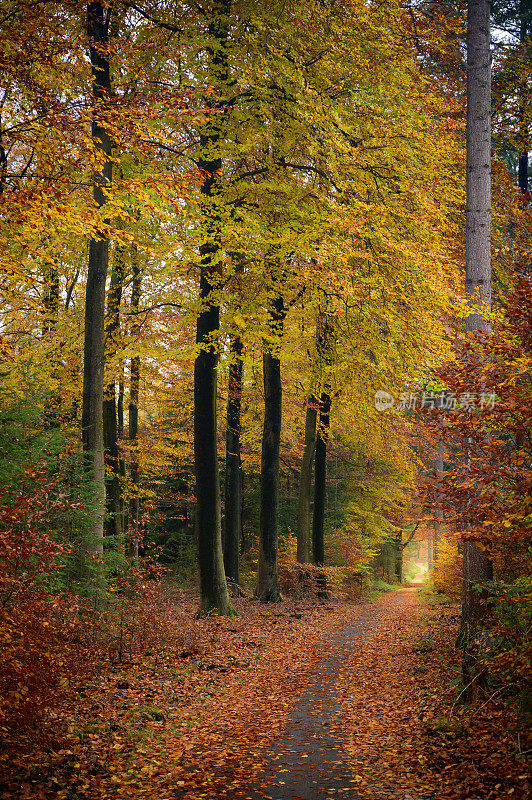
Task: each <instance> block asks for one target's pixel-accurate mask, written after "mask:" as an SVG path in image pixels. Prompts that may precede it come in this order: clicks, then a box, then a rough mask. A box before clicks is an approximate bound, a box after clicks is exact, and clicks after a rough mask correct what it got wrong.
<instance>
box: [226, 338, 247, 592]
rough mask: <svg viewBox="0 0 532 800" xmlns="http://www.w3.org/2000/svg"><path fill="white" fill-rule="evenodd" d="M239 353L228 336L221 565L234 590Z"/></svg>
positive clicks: (236, 572) (238, 502) (236, 580)
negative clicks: (222, 557) (223, 524)
mask: <svg viewBox="0 0 532 800" xmlns="http://www.w3.org/2000/svg"><path fill="white" fill-rule="evenodd" d="M242 351H243V344H242V340H241V339H240V337H239V336H232V337H231V363H230V365H229V392H228V397H227V430H226V437H225V443H226V450H225V453H226V456H225V530H224V534H225V535H224V566H225V575H226V577H227V579H228V581H229V582H230V583H231V584H233V587H234V589H235V590H236V591H238V585H239V583H240V578H239V570H238V566H239V551H240V534H241V528H242V481H241V466H240V435H241V406H242V372H243V362H242Z"/></svg>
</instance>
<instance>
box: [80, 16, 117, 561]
mask: <svg viewBox="0 0 532 800" xmlns="http://www.w3.org/2000/svg"><path fill="white" fill-rule="evenodd" d="M87 36H88V40H89V53H90V59H91V65H92V80H93V83H92V99H93V120H92V140H93V143H94V147H95V149H96V150H98V151H100V153H101V154H102V156H103V166H102V169H101V171H100V172H97V173H95V174H94V176H93V198H94V204H95V206H96V208H101V207H102V206H103V205H104V204H105V200H106V198H105V194H104V189H105V188H106V187H108V186H109V185H110V183H111V180H112V161H111V153H112V141H111V138H110V136H109V134H108V133H107V130H106V127H105V124H102V122H101V114H102V110H103V109H105V106H106V104H107V103H108V102H109V97H110V91H111V82H110V72H109V55H108V45H109V36H108V18H107V8H106V6H105V4H104V3H102V2H101V0H93V1H92V2H89V4H88V6H87ZM108 262H109V240H108V238H107V235H106V234H105V232H104V231H99V232H98V233H97V235H95V236H94V237H93V238H92V239H91V240H90V243H89V262H88V274H87V288H86V294H85V339H84V349H83V410H82V418H81V426H82V442H83V454H84V461H85V469H86V472H87V479H88V482H89V484H90V488H91V497H92V500H93V502H94V510H93V514H92V521H91V524H90V526H89V530H88V531H87V534H88V540H87V541H86V542H85V547H86V549H87V551H88V552H90V553H94V554H101V553H103V534H104V515H105V464H104V448H103V382H104V360H105V282H106V278H107V268H108Z"/></svg>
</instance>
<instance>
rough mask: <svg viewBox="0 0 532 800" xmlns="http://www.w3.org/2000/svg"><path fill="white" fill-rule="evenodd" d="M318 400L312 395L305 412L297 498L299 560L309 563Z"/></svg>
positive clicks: (301, 562) (302, 562)
mask: <svg viewBox="0 0 532 800" xmlns="http://www.w3.org/2000/svg"><path fill="white" fill-rule="evenodd" d="M317 417H318V401H317V399H316V398H315V397H314V395H311V396H310V397H309V399H308V402H307V410H306V413H305V446H304V448H303V458H302V459H301V472H300V476H299V494H298V500H297V560H298V562H299V563H300V564H307V563H308V560H309V525H310V491H311V485H312V463H313V461H314V452H315V450H316V420H317Z"/></svg>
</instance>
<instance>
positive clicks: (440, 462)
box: [433, 442, 445, 561]
mask: <svg viewBox="0 0 532 800" xmlns="http://www.w3.org/2000/svg"><path fill="white" fill-rule="evenodd" d="M444 455H445V449H444V445H443V442H439V443H438V447H437V453H436V458H435V460H434V472H435V473H436V478H437V479H438V480H442V479H443V469H444ZM443 516H444V515H443V500H442V495H441V492H439V493H438V497H437V502H436V520H435V522H434V553H433V557H434V561H437V560H438V556H439V548H440V542H441V540H442V537H443Z"/></svg>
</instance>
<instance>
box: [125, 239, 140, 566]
mask: <svg viewBox="0 0 532 800" xmlns="http://www.w3.org/2000/svg"><path fill="white" fill-rule="evenodd" d="M131 272H132V278H133V281H132V285H131V319H132V323H131V337H132V339H133V346H134V347H135V346H137V347H138V342H139V339H140V323H139V319H138V313H139V305H140V293H141V286H142V270H141V268H140V264H139V257H138V251H137V248H136V246H135V245H133V247H132V258H131ZM129 371H130V389H129V409H128V411H129V431H128V432H129V444H130V462H129V478H130V484H131V487H130V492H131V496H130V500H129V513H128V528H129V536H130V541H129V543H128V555H129V556H130V558H132V559H133V560H136V559H137V557H138V554H139V536H140V531H139V489H140V475H139V444H138V435H139V393H140V356H139V355H135V356H132V358H131V361H130V366H129Z"/></svg>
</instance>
